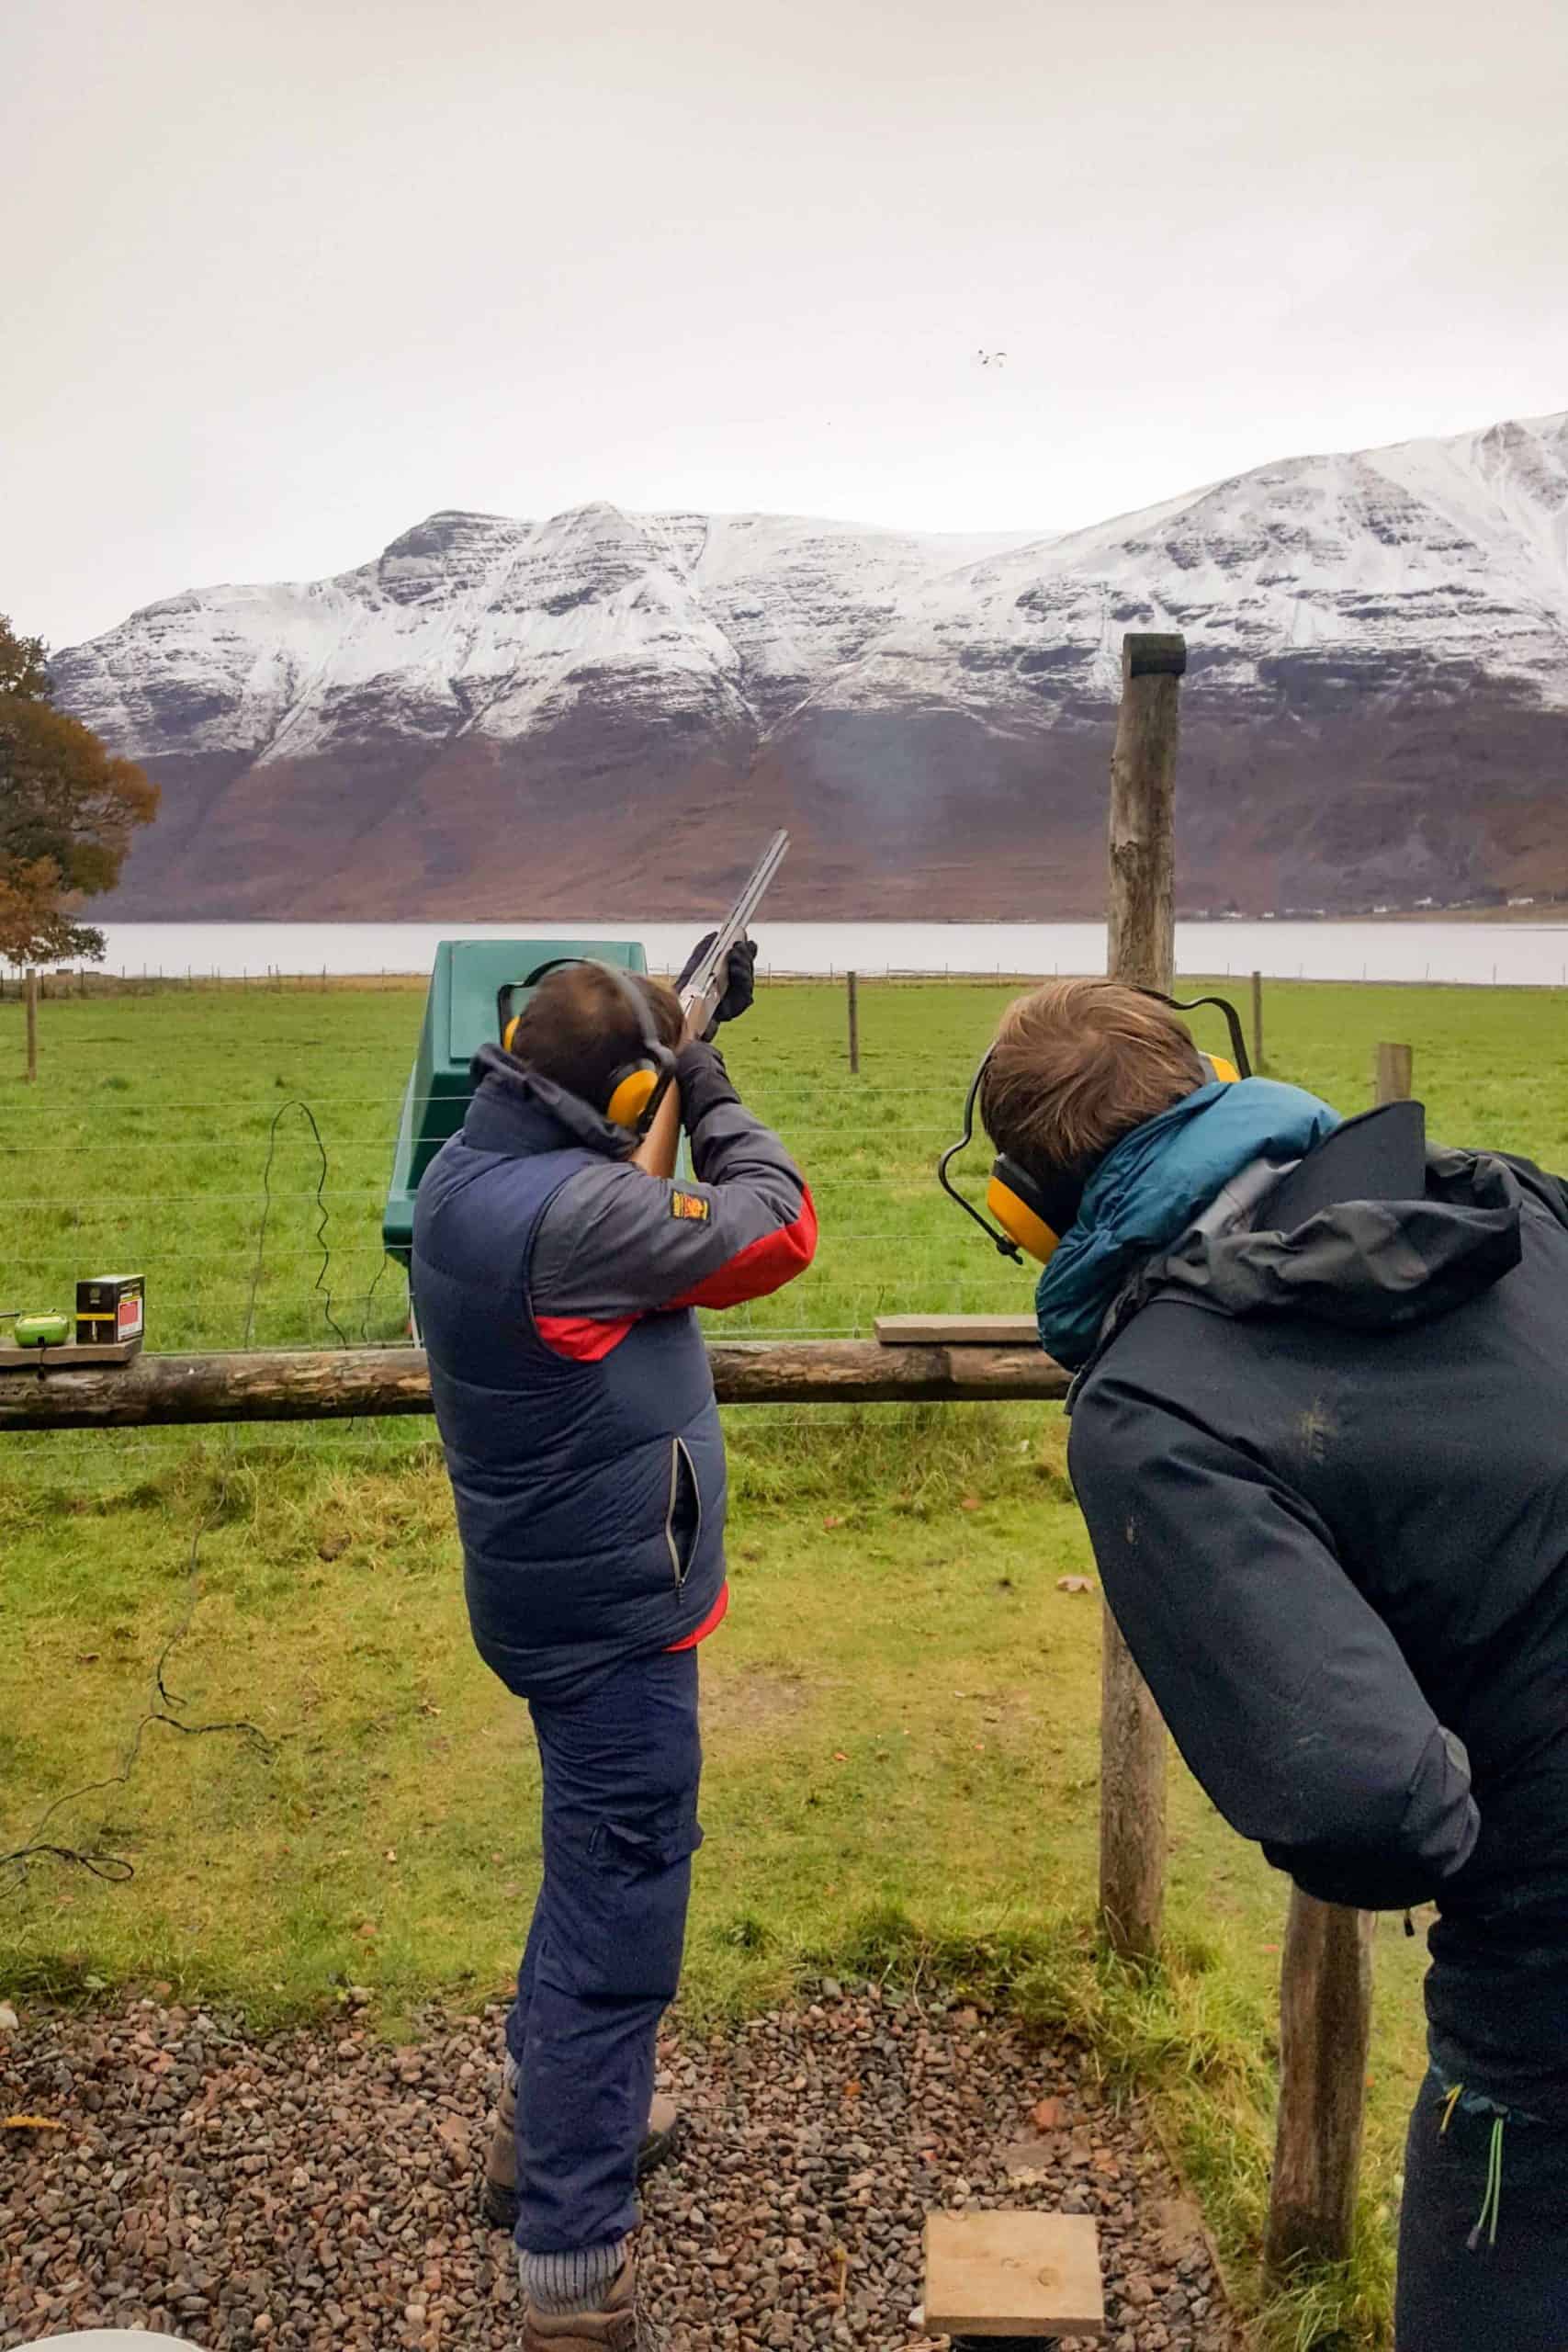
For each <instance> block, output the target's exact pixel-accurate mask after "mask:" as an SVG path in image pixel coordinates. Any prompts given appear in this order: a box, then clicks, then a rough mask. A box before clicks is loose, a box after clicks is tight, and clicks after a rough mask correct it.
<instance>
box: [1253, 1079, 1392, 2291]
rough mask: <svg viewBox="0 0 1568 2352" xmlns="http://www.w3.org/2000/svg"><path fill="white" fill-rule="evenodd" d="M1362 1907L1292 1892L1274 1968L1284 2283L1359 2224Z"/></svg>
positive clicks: (1280, 2270) (1379, 1086) (1369, 1920)
mask: <svg viewBox="0 0 1568 2352" xmlns="http://www.w3.org/2000/svg"><path fill="white" fill-rule="evenodd" d="M1412 1060H1413V1057H1412V1054H1411V1050H1410V1047H1409V1046H1384V1045H1380V1046H1378V1047H1377V1048H1376V1051H1375V1053H1374V1056H1373V1060H1372V1084H1373V1091H1374V1093H1375V1095H1376V1099H1377V1101H1378V1102H1379V1103H1406V1102H1408V1101H1409V1099H1410V1083H1411V1065H1412ZM1374 1924H1375V1921H1374V1916H1373V1914H1372V1913H1371V1912H1370V1911H1347V1910H1344V1909H1342V1908H1341V1907H1340V1905H1337V1904H1334V1903H1318V1902H1315V1901H1314V1898H1313V1897H1312V1896H1311V1895H1310V1894H1303V1893H1302V1891H1301V1889H1300V1887H1299V1886H1298V1887H1292V1890H1291V1909H1290V1916H1289V1917H1288V1918H1287V1920H1286V1922H1285V1942H1284V1951H1283V1956H1282V1958H1281V1960H1280V2113H1279V2121H1278V2124H1277V2126H1276V2130H1275V2138H1274V2177H1273V2180H1272V2183H1271V2185H1270V2188H1269V2227H1268V2232H1267V2235H1266V2237H1265V2240H1264V2255H1265V2258H1266V2260H1267V2262H1268V2266H1269V2273H1270V2276H1271V2277H1272V2278H1274V2279H1275V2280H1277V2281H1282V2280H1283V2279H1284V2278H1286V2277H1287V2276H1288V2275H1289V2273H1290V2271H1291V2269H1292V2267H1293V2266H1294V2265H1295V2264H1296V2263H1298V2262H1303V2261H1305V2262H1344V2261H1346V2260H1347V2259H1348V2256H1349V2253H1350V2240H1351V2236H1352V2234H1353V2232H1354V2229H1355V2223H1356V2184H1357V2179H1358V2177H1359V2172H1360V2167H1361V2127H1362V2120H1363V2110H1364V2108H1365V2105H1366V2084H1367V2051H1368V2048H1369V2046H1370V2044H1371V2031H1372V1930H1373V1927H1374Z"/></svg>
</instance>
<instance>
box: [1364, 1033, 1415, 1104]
mask: <svg viewBox="0 0 1568 2352" xmlns="http://www.w3.org/2000/svg"><path fill="white" fill-rule="evenodd" d="M1415 1059H1416V1057H1415V1055H1414V1054H1413V1053H1412V1052H1411V1049H1410V1047H1409V1046H1374V1047H1373V1049H1372V1100H1373V1102H1374V1103H1408V1102H1409V1100H1410V1089H1411V1086H1412V1084H1413V1082H1414V1063H1415Z"/></svg>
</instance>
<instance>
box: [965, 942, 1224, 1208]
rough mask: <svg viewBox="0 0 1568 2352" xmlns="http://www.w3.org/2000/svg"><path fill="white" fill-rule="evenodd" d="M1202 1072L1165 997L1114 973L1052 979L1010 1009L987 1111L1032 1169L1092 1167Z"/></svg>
mask: <svg viewBox="0 0 1568 2352" xmlns="http://www.w3.org/2000/svg"><path fill="white" fill-rule="evenodd" d="M1204 1076H1205V1072H1204V1069H1203V1064H1202V1061H1201V1058H1200V1057H1199V1054H1198V1049H1197V1047H1196V1046H1194V1045H1193V1043H1192V1040H1191V1038H1190V1036H1189V1035H1188V1034H1187V1031H1186V1029H1185V1028H1184V1027H1183V1025H1182V1023H1180V1021H1179V1019H1178V1018H1177V1016H1176V1014H1175V1013H1174V1012H1171V1010H1170V1009H1169V1007H1168V1005H1164V1004H1160V1003H1159V1002H1157V1001H1156V999H1154V998H1153V997H1148V996H1145V995H1144V993H1143V992H1142V990H1141V989H1131V988H1125V987H1123V986H1122V983H1121V982H1120V981H1117V980H1048V981H1046V983H1045V985H1044V986H1043V988H1038V989H1034V990H1033V991H1032V994H1031V995H1029V996H1021V997H1017V998H1015V999H1014V1001H1013V1002H1012V1003H1011V1004H1010V1005H1009V1007H1008V1009H1007V1011H1006V1012H1004V1013H1003V1015H1002V1017H1001V1022H1000V1023H999V1025H998V1030H997V1039H996V1044H995V1046H993V1048H992V1051H991V1058H990V1060H989V1062H988V1063H987V1067H986V1074H985V1077H984V1078H983V1079H982V1080H981V1082H980V1116H981V1117H982V1119H983V1120H984V1121H985V1123H986V1128H987V1133H988V1134H989V1136H990V1137H991V1140H992V1141H993V1143H995V1145H996V1146H997V1148H998V1151H1003V1152H1006V1153H1007V1154H1008V1156H1009V1157H1010V1159H1017V1160H1020V1161H1021V1163H1022V1164H1023V1166H1024V1167H1025V1168H1027V1169H1036V1170H1041V1171H1044V1170H1057V1169H1064V1170H1076V1171H1077V1172H1080V1173H1083V1174H1087V1173H1088V1172H1089V1170H1090V1169H1091V1168H1093V1167H1094V1166H1095V1164H1096V1163H1097V1161H1099V1160H1100V1159H1103V1158H1104V1156H1105V1154H1106V1153H1107V1152H1108V1151H1109V1150H1110V1148H1111V1145H1112V1144H1113V1143H1119V1142H1120V1141H1121V1139H1122V1136H1124V1135H1128V1134H1130V1133H1131V1131H1132V1130H1133V1128H1134V1127H1137V1126H1141V1125H1143V1123H1144V1121H1145V1119H1152V1118H1154V1117H1155V1116H1156V1114H1157V1113H1159V1112H1161V1111H1168V1110H1169V1108H1170V1106H1171V1104H1172V1103H1179V1102H1180V1100H1181V1098H1182V1096H1183V1095H1185V1094H1190V1093H1191V1091H1192V1090H1193V1088H1194V1087H1197V1086H1201V1085H1202V1084H1203V1081H1204Z"/></svg>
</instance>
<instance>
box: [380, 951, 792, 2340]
mask: <svg viewBox="0 0 1568 2352" xmlns="http://www.w3.org/2000/svg"><path fill="white" fill-rule="evenodd" d="M703 944H704V946H706V945H707V944H708V943H706V942H705V943H703ZM701 952H702V951H701V949H699V950H698V955H699V956H700V954H701ZM755 953H756V951H755V949H754V948H752V947H751V946H750V944H746V943H739V944H736V945H734V946H733V947H731V948H730V950H729V952H728V957H727V959H726V967H725V970H724V972H723V973H722V974H720V976H719V978H718V981H717V983H716V986H717V988H718V989H721V990H722V993H721V994H719V995H718V998H717V1001H716V1004H713V1005H711V1006H710V1005H709V1003H708V1002H707V1001H702V1002H700V1003H699V1004H698V1006H697V1007H696V1008H695V1009H694V1012H693V1013H692V1015H691V1017H690V1019H688V1018H687V1016H686V1015H685V1014H683V1012H682V1005H681V1002H680V1001H679V999H678V997H677V996H676V995H675V994H674V993H673V992H672V991H671V989H668V988H664V987H661V986H659V985H658V984H656V983H654V982H651V981H648V980H644V979H641V978H632V977H630V976H628V975H626V974H625V973H622V972H618V971H615V970H614V969H612V968H610V967H607V966H604V965H599V964H593V963H583V962H568V963H563V964H561V965H560V966H559V967H556V968H554V969H552V970H550V971H548V972H547V974H546V975H545V977H544V978H542V979H541V980H540V982H539V984H538V986H537V987H536V989H534V990H533V993H532V994H531V995H530V997H529V998H528V1000H527V1001H526V1004H525V1008H524V1010H523V1011H522V1012H521V1013H520V1015H518V1016H517V1018H516V1019H515V1020H514V1021H513V1022H511V1023H508V1026H507V1030H506V1046H505V1048H504V1049H503V1048H502V1046H484V1047H482V1048H481V1050H480V1052H479V1056H478V1057H477V1059H476V1062H475V1066H474V1068H475V1078H476V1080H477V1084H476V1091H475V1093H474V1097H473V1102H472V1105H471V1107H470V1109H469V1111H468V1116H467V1118H466V1120H465V1122H464V1125H463V1127H462V1129H461V1131H460V1132H459V1133H458V1134H457V1136H454V1137H453V1138H452V1139H451V1141H450V1142H448V1143H447V1144H446V1145H445V1146H444V1147H443V1148H442V1149H441V1151H440V1152H439V1153H438V1154H437V1156H436V1158H435V1159H434V1161H433V1162H432V1164H431V1166H430V1168H429V1169H428V1170H427V1171H426V1173H425V1175H424V1178H423V1182H421V1185H420V1188H419V1193H418V1197H417V1202H416V1205H415V1215H414V1230H413V1261H412V1289H413V1296H414V1302H415V1306H416V1311H417V1314H418V1318H419V1326H420V1329H421V1332H422V1334H423V1340H424V1343H425V1347H426V1350H427V1351H428V1354H429V1360H430V1385H431V1395H432V1399H433V1402H434V1410H435V1417H436V1421H437V1425H438V1427H439V1429H440V1432H441V1438H442V1442H443V1445H444V1447H445V1449H446V1465H447V1469H448V1472H449V1474H450V1476H451V1480H452V1491H453V1498H454V1500H455V1503H456V1507H457V1526H458V1532H459V1534H460V1536H461V1539H462V1545H463V1562H464V1578H465V1588H466V1592H467V1598H468V1615H469V1621H470V1623H471V1626H472V1629H473V1634H474V1640H475V1643H476V1645H477V1646H478V1648H479V1654H480V1656H481V1657H483V1658H484V1659H485V1661H486V1663H487V1664H488V1665H489V1666H490V1667H491V1668H492V1669H493V1671H494V1672H495V1673H496V1674H498V1675H499V1676H500V1678H501V1679H502V1681H503V1682H504V1683H505V1684H506V1686H507V1688H508V1690H510V1691H513V1692H515V1693H516V1695H517V1696H518V1697H519V1698H521V1699H523V1700H525V1702H527V1705H528V1709H529V1712H530V1714H531V1716H532V1718H533V1727H534V1734H535V1737H536V1742H537V1746H538V1751H539V1760H540V1768H541V1774H542V1782H543V1800H542V1804H543V1836H544V1871H543V1879H542V1883H541V1885H540V1888H539V1894H538V1899H537V1902H536V1906H535V1911H534V1917H533V1923H532V1926H531V1928H530V1929H529V1932H528V1939H527V1944H526V1949H525V1952H524V1956H523V1962H522V1966H521V1968H520V1970H519V1973H518V1981H517V1997H516V2001H515V2003H514V2004H513V2009H512V2012H511V2015H510V2017H509V2018H508V2020H507V2028H506V2058H505V2078H504V2088H503V2092H502V2101H501V2105H500V2108H499V2109H498V2112H497V2118H496V2129H495V2131H494V2134H493V2136H492V2143H491V2151H490V2154H489V2157H488V2159H487V2163H486V2176H485V2183H484V2191H483V2194H484V2200H485V2209H486V2211H487V2213H488V2214H489V2216H490V2218H491V2220H492V2221H496V2222H509V2223H514V2225H515V2235H516V2243H517V2248H518V2260H519V2271H520V2277H521V2280H522V2286H523V2293H524V2320H523V2344H524V2346H525V2352H604V2348H605V2347H607V2348H608V2352H641V2347H642V2346H645V2345H647V2344H649V2342H651V2341H652V2340H653V2338H652V2336H651V2334H650V2332H649V2329H648V2328H647V2327H645V2325H644V2324H643V2322H642V2320H641V2318H640V2317H639V2307H638V2301H637V2278H636V2266H635V2262H634V2258H633V2232H634V2229H635V2227H636V2223H637V2178H638V2177H639V2174H640V2173H641V2172H643V2171H645V2170H646V2169H647V2168H648V2166H649V2164H651V2163H652V2162H655V2161H657V2159H658V2157H659V2156H660V2154H663V2153H664V2152H665V2150H666V2149H667V2148H668V2147H669V2145H670V2143H671V2138H672V2136H673V2132H674V2129H675V2118H674V2114H673V2110H672V2109H671V2108H670V2106H669V2103H668V2102H667V2101H662V2100H660V2101H659V2102H658V2103H657V2104H656V2102H655V2100H654V2053H655V2037H656V2033H657V2030H658V2025H659V2020H660V2016H661V2015H662V2013H663V2011H664V2008H665V2007H666V2006H667V2004H668V2003H669V2002H670V2000H671V1998H672V1997H673V1996H674V1993H675V1990H676V1985H677V1981H678V1978H679V1974H680V1967H681V1957H682V1945H683V1941H684V1936H685V1923H686V1905H687V1897H688V1894H689V1891H690V1885H691V1871H692V1857H693V1855H694V1852H695V1850H696V1849H697V1847H698V1845H699V1844H700V1842H701V1838H702V1831H701V1829H700V1827H699V1826H698V1822H697V1785H698V1779H699V1775H700V1771H701V1764H702V1755H701V1747H700V1742H699V1736H698V1726H697V1647H698V1645H699V1644H701V1643H702V1642H703V1641H705V1639H706V1638H707V1636H708V1635H709V1634H712V1633H713V1632H714V1631H715V1630H716V1627H717V1626H718V1624H719V1623H720V1621H721V1620H722V1618H723V1616H724V1613H725V1609H726V1605H727V1587H726V1582H725V1562H724V1521H725V1462H724V1441H723V1437H722V1435H721V1432H720V1428H719V1420H718V1411H717V1408H716V1404H715V1401H714V1390H713V1379H712V1375H711V1374H710V1372H709V1369H708V1361H707V1355H706V1351H705V1348H704V1346H703V1341H702V1337H701V1334H700V1332H699V1330H698V1328H697V1319H696V1315H695V1312H694V1310H695V1309H696V1308H698V1307H704V1306H706V1307H722V1306H739V1305H740V1304H741V1303H742V1302H743V1301H745V1300H747V1299H752V1298H761V1297H762V1296H763V1295H766V1294H767V1293H768V1292H770V1291H773V1290H776V1289H778V1288H779V1287H780V1286H781V1285H782V1284H783V1283H787V1282H790V1281H792V1280H793V1279H794V1277H795V1275H796V1274H798V1273H800V1272H803V1271H804V1270H805V1268H806V1267H807V1266H808V1265H809V1264H810V1262H811V1258H812V1254H813V1251H814V1249H815V1246H816V1235H817V1224H816V1216H815V1214H814V1212H813V1209H812V1205H811V1197H810V1194H809V1193H808V1192H807V1186H806V1183H805V1181H804V1179H803V1178H802V1176H801V1174H800V1171H799V1170H798V1169H797V1168H796V1167H795V1163H794V1161H793V1160H792V1159H790V1157H789V1155H788V1154H787V1152H786V1151H785V1150H784V1147H783V1145H782V1144H781V1143H780V1142H779V1140H778V1138H777V1136H773V1135H772V1134H771V1133H770V1132H769V1130H768V1129H767V1128H766V1127H764V1126H763V1125H761V1121H760V1120H758V1119H756V1118H754V1117H753V1116H752V1114H750V1112H749V1111H747V1110H746V1108H745V1107H744V1105H743V1104H742V1103H741V1102H740V1100H739V1095H738V1094H737V1092H736V1090H735V1087H734V1086H733V1085H732V1083H731V1082H730V1080H729V1078H728V1074H727V1072H726V1070H725V1067H724V1064H723V1062H722V1060H721V1059H720V1057H719V1056H718V1054H717V1053H716V1051H715V1050H714V1047H713V1046H712V1044H711V1043H710V1042H708V1041H707V1040H708V1038H710V1037H711V1035H712V1025H716V1023H717V1022H719V1021H725V1020H732V1019H734V1018H736V1017H737V1016H738V1015H739V1014H740V1013H742V1012H745V1011H746V1009H747V1008H748V1006H749V1005H750V1001H751V994H752V970H753V964H754V961H755ZM696 960H697V957H696V956H694V959H693V961H694V963H695V962H696ZM688 968H690V967H688ZM685 978H686V975H685V974H683V975H682V981H684V979H685ZM710 1010H711V1012H712V1024H710V1022H709V1012H710ZM694 1031H702V1032H705V1035H702V1034H694ZM682 1126H683V1127H684V1129H685V1132H686V1135H687V1136H688V1138H689V1142H690V1150H691V1159H692V1167H693V1170H694V1175H693V1179H692V1181H691V1182H685V1181H683V1180H682V1181H679V1182H678V1181H676V1179H675V1175H674V1169H675V1160H676V1147H677V1144H678V1141H679V1133H680V1129H681V1128H682Z"/></svg>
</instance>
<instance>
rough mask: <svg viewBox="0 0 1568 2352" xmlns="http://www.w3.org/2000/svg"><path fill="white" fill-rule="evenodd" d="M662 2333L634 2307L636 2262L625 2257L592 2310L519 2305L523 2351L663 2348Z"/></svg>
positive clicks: (656, 2351)
mask: <svg viewBox="0 0 1568 2352" xmlns="http://www.w3.org/2000/svg"><path fill="white" fill-rule="evenodd" d="M663 2346H664V2337H663V2335H661V2334H660V2332H659V2331H658V2330H657V2329H656V2328H655V2327H654V2326H653V2324H652V2323H651V2322H650V2321H649V2320H648V2319H647V2318H645V2317H644V2316H643V2315H642V2314H641V2313H640V2312H639V2311H638V2309H637V2266H636V2264H635V2263H634V2262H631V2261H628V2262H627V2263H626V2267H624V2269H623V2270H622V2272H621V2275H620V2277H619V2278H617V2279H616V2281H615V2285H614V2286H613V2287H612V2288H611V2290H610V2291H609V2293H608V2294H607V2295H606V2296H605V2298H604V2302H603V2304H602V2305H601V2306H600V2308H599V2310H598V2311H596V2312H539V2311H536V2310H535V2309H534V2306H533V2304H532V2303H525V2305H524V2307H523V2352H663Z"/></svg>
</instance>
